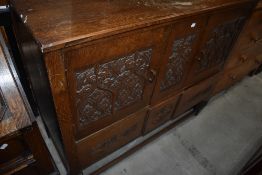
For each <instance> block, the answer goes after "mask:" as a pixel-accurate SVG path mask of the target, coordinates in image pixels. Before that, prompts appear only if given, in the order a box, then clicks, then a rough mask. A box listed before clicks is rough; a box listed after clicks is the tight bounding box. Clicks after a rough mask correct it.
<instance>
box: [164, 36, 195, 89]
mask: <svg viewBox="0 0 262 175" xmlns="http://www.w3.org/2000/svg"><path fill="white" fill-rule="evenodd" d="M195 38H196V35H195V34H192V35H189V36H187V37H184V38H180V39H177V40H175V41H174V43H173V51H172V55H171V56H170V57H169V59H168V64H167V66H166V73H165V78H164V80H163V81H162V82H161V85H160V90H161V91H163V90H166V89H168V88H170V87H172V86H175V85H177V84H178V83H180V82H181V80H182V78H183V76H184V73H185V65H186V63H187V61H188V60H189V58H190V55H191V53H192V46H193V43H194V41H195Z"/></svg>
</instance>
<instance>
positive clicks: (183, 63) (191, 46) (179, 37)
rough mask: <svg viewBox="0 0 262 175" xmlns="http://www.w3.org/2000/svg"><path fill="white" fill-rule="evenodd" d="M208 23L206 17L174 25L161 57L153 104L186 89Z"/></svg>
mask: <svg viewBox="0 0 262 175" xmlns="http://www.w3.org/2000/svg"><path fill="white" fill-rule="evenodd" d="M206 22H207V17H206V16H199V17H191V18H190V19H187V20H183V21H181V22H180V21H178V22H176V23H174V24H173V25H172V27H171V33H170V35H169V40H168V41H167V43H166V44H167V47H166V51H165V54H163V55H162V57H161V62H160V66H161V67H160V70H159V75H158V78H157V82H156V87H155V91H154V94H153V104H156V103H159V102H161V101H162V100H163V99H165V98H166V97H168V96H172V95H174V94H175V93H176V92H178V91H179V90H181V89H182V88H183V87H184V85H185V80H186V76H187V74H188V72H189V69H190V66H191V63H192V59H193V56H194V53H195V52H196V50H197V45H198V44H197V43H198V41H199V39H200V38H201V33H202V31H203V29H204V27H205V25H206Z"/></svg>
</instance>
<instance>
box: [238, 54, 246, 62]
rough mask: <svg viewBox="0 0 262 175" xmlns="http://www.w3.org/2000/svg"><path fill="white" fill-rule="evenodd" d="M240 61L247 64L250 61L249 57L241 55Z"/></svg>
mask: <svg viewBox="0 0 262 175" xmlns="http://www.w3.org/2000/svg"><path fill="white" fill-rule="evenodd" d="M240 59H241V61H242V62H246V61H247V60H248V57H247V56H246V55H241V56H240Z"/></svg>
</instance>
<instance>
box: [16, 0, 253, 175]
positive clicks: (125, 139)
mask: <svg viewBox="0 0 262 175" xmlns="http://www.w3.org/2000/svg"><path fill="white" fill-rule="evenodd" d="M23 2H25V1H24V0H20V1H12V2H11V4H12V7H13V10H14V14H13V22H14V26H15V27H14V29H15V31H16V36H17V38H18V44H19V47H20V50H21V53H22V55H23V57H22V62H23V64H24V67H25V69H26V70H27V71H26V72H27V76H28V79H29V80H30V82H31V87H32V91H33V94H34V95H35V99H36V102H37V105H38V108H39V112H40V114H41V116H42V118H43V120H44V122H45V123H46V125H47V128H48V130H49V132H50V135H51V137H52V139H53V140H54V142H55V143H56V144H55V145H59V144H61V143H62V145H63V148H64V149H60V151H59V152H60V154H61V155H62V157H65V159H64V162H65V164H66V165H68V166H67V168H68V171H69V172H70V173H71V174H77V173H79V172H80V171H81V170H83V169H84V168H86V167H94V166H95V163H96V162H97V161H99V160H101V159H103V158H105V157H106V156H108V155H110V154H111V153H114V151H116V150H117V149H119V148H120V147H123V146H124V145H126V144H127V143H129V142H131V141H132V140H134V139H137V138H138V137H139V139H141V138H144V139H145V138H147V137H149V136H150V134H152V133H154V132H153V130H154V129H156V128H159V127H160V126H162V125H163V124H164V123H166V122H167V121H171V122H170V123H174V122H175V121H176V119H178V115H180V114H184V113H185V112H187V111H189V110H190V109H192V108H193V107H194V106H196V105H197V104H199V103H201V102H203V101H207V100H208V99H209V98H210V97H211V95H212V92H213V88H214V85H215V84H216V82H217V81H218V73H221V72H220V71H221V70H222V68H223V65H224V63H225V61H226V60H227V57H228V55H229V52H230V51H231V47H232V46H233V44H234V42H235V40H236V38H237V36H238V34H239V32H240V31H241V29H242V26H243V24H244V22H245V20H246V19H247V18H248V16H249V14H250V13H251V10H252V8H253V7H254V5H255V3H256V1H255V0H233V1H232V0H214V1H209V2H206V1H190V2H189V4H190V5H187V6H186V5H183V4H182V5H181V4H179V3H178V4H174V3H172V2H170V1H162V0H160V1H158V2H157V3H156V2H155V3H152V1H149V0H146V1H141V2H139V3H138V1H131V0H128V1H104V0H102V1H99V2H96V1H80V0H75V1H74V2H72V1H71V0H63V1H62V0H58V1H56V2H55V3H54V1H53V0H51V1H48V2H42V1H41V2H39V1H36V0H27V1H26V3H23ZM52 2H53V3H52ZM72 4H74V5H72ZM29 8H30V9H34V10H32V11H28V9H29ZM21 14H23V15H22V16H21ZM24 16H26V19H25V17H24ZM43 26H45V27H43ZM28 46H30V47H28ZM32 55H33V57H32ZM160 129H161V128H160ZM54 131H56V132H54ZM56 133H58V134H56ZM59 134H61V138H60V137H58V138H60V139H57V135H59ZM139 139H137V140H139ZM58 149H59V147H58ZM109 164H110V163H109ZM93 165H94V166H93Z"/></svg>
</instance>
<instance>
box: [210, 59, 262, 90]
mask: <svg viewBox="0 0 262 175" xmlns="http://www.w3.org/2000/svg"><path fill="white" fill-rule="evenodd" d="M258 66H259V65H258V64H257V63H256V62H255V61H254V60H253V59H250V60H248V61H246V62H245V64H241V65H240V66H238V67H236V68H233V69H231V70H226V71H225V72H224V73H223V75H222V77H220V79H219V81H218V82H217V84H216V85H215V88H214V92H213V94H217V93H219V92H221V91H223V90H226V89H228V88H229V87H231V86H233V85H234V84H236V83H237V82H239V81H241V80H242V79H243V78H244V77H245V76H246V75H248V74H249V73H250V72H251V71H252V70H254V69H255V68H256V67H258Z"/></svg>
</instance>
